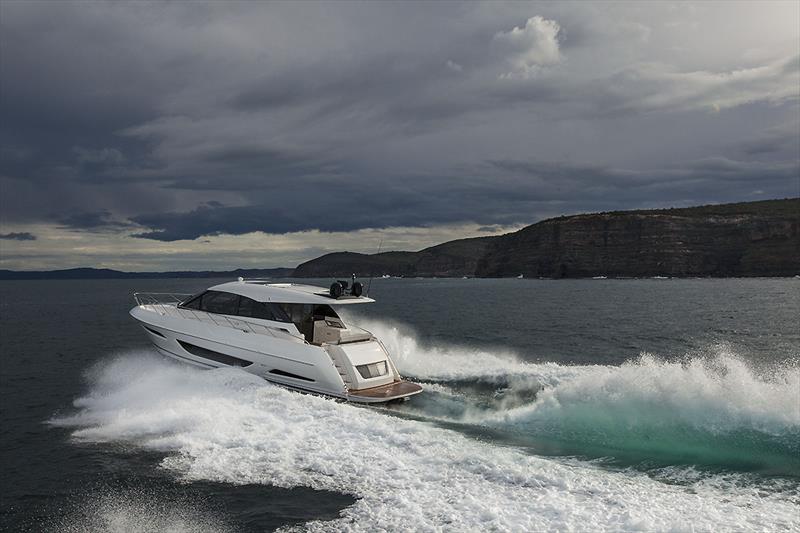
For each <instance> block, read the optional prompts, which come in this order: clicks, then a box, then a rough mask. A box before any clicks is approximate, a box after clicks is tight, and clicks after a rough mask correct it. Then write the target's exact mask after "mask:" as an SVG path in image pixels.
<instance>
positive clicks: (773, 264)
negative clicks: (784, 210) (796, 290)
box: [476, 214, 800, 278]
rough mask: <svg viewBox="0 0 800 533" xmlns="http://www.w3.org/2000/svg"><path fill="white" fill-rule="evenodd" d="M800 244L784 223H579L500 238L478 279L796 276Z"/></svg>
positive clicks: (753, 219)
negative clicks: (517, 277)
mask: <svg viewBox="0 0 800 533" xmlns="http://www.w3.org/2000/svg"><path fill="white" fill-rule="evenodd" d="M798 239H800V236H799V235H798V223H797V220H796V219H795V220H790V219H787V218H782V217H764V216H754V215H738V216H707V217H686V216H674V215H661V214H652V215H645V214H632V215H625V214H610V215H587V216H577V217H570V218H567V219H561V220H548V221H545V222H542V223H540V224H535V225H533V226H529V227H527V228H525V229H523V230H521V231H519V232H517V233H514V234H510V235H504V236H502V237H499V238H498V239H497V240H496V241H494V242H493V243H492V246H491V249H490V250H489V251H488V253H487V254H486V255H485V256H484V257H483V258H482V259H481V261H480V262H479V265H478V268H477V270H476V275H478V276H486V277H496V276H511V275H517V274H524V275H526V276H532V277H538V276H543V277H553V278H564V277H591V276H600V275H602V276H609V277H621V276H632V277H646V276H675V277H683V276H720V277H724V276H789V275H794V274H796V273H797V272H798V271H800V260H798V258H799V257H800V255H799V254H798V242H800V241H798Z"/></svg>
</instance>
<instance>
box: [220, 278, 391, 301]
mask: <svg viewBox="0 0 800 533" xmlns="http://www.w3.org/2000/svg"><path fill="white" fill-rule="evenodd" d="M208 290H210V291H221V292H229V293H232V294H238V295H239V296H245V297H247V298H250V299H252V300H255V301H257V302H274V303H293V304H323V305H347V304H365V303H372V302H374V301H375V300H373V299H372V298H369V297H367V296H354V295H349V294H345V295H342V296H340V297H338V298H334V297H333V296H331V294H330V291H329V290H326V289H324V288H322V287H315V286H314V285H303V284H300V283H267V282H262V281H251V280H244V279H243V280H241V281H230V282H227V283H222V284H220V285H214V286H213V287H209V288H208Z"/></svg>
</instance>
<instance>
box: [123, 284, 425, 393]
mask: <svg viewBox="0 0 800 533" xmlns="http://www.w3.org/2000/svg"><path fill="white" fill-rule="evenodd" d="M348 285H349V284H348V282H347V281H338V282H336V283H334V284H333V285H331V288H330V290H326V289H324V288H322V287H314V286H311V285H299V284H294V283H268V282H267V281H263V280H245V279H242V278H239V280H238V281H233V282H230V283H223V284H221V285H216V286H214V287H210V288H209V289H207V290H206V291H204V292H202V293H200V294H196V295H182V294H164V293H135V294H134V299H135V300H136V303H137V306H136V307H134V308H133V309H131V316H133V318H135V319H136V320H138V321H139V322H140V323H141V325H142V327H143V328H144V330H145V332H146V333H147V336H148V337H149V338H150V340H151V341H152V343H153V344H154V345H155V347H156V348H157V349H158V351H159V352H161V353H162V354H164V355H166V356H168V357H172V358H174V359H178V360H180V361H184V362H186V363H190V364H193V365H196V366H200V367H204V368H219V367H227V366H235V367H241V368H242V369H243V370H245V371H247V372H251V373H253V374H256V375H258V376H261V377H263V378H264V379H266V380H268V381H271V382H273V383H277V384H280V385H283V386H286V387H289V388H292V389H297V390H300V391H305V392H310V393H316V394H323V395H327V396H333V397H336V398H343V399H346V400H350V401H353V402H363V403H377V402H388V401H392V400H399V399H403V398H407V397H409V396H412V395H414V394H417V393H419V392H421V391H422V387H420V386H419V385H417V384H416V383H411V382H409V381H406V380H404V379H403V378H402V377H401V376H400V373H399V372H398V371H397V368H396V367H395V365H394V363H393V362H392V360H391V358H390V357H389V353H388V352H387V350H386V348H385V347H384V345H383V343H381V341H380V340H378V339H377V338H376V337H375V336H374V335H372V334H371V333H370V332H369V331H366V330H363V329H361V328H357V327H354V326H352V325H346V324H345V323H344V321H342V319H341V317H339V315H338V314H337V313H336V311H335V310H334V308H335V307H338V306H340V305H354V304H365V303H370V302H374V301H375V300H373V299H371V298H368V297H366V296H363V295H362V294H361V292H362V286H361V284H360V283H358V282H356V281H355V279H353V280H352V282H351V284H350V286H348Z"/></svg>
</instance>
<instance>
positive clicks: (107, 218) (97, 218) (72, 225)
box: [58, 210, 131, 231]
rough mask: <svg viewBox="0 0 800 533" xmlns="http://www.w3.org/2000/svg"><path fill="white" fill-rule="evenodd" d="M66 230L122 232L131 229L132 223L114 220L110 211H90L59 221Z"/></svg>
mask: <svg viewBox="0 0 800 533" xmlns="http://www.w3.org/2000/svg"><path fill="white" fill-rule="evenodd" d="M58 223H59V224H60V225H61V226H62V227H65V228H69V229H74V230H87V231H122V230H125V229H128V228H130V227H131V224H130V223H127V222H120V221H118V220H114V219H113V218H112V215H111V213H110V212H109V211H106V210H100V211H90V212H84V213H73V214H71V215H69V216H66V217H63V218H60V219H58Z"/></svg>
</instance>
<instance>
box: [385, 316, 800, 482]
mask: <svg viewBox="0 0 800 533" xmlns="http://www.w3.org/2000/svg"><path fill="white" fill-rule="evenodd" d="M370 327H372V328H373V329H374V330H376V332H377V333H378V335H379V336H381V338H384V339H387V340H386V341H385V342H386V345H387V348H388V349H389V351H390V352H392V354H393V355H394V356H395V357H396V358H397V360H398V366H399V368H400V370H401V371H402V372H405V373H406V374H409V375H411V376H414V377H416V378H417V379H423V380H428V381H431V382H432V385H433V386H432V387H431V386H430V385H429V388H432V390H431V392H432V394H430V395H428V397H427V398H424V397H422V398H420V400H421V401H420V402H417V403H416V404H410V405H407V406H401V407H400V409H401V410H408V411H412V412H413V411H414V410H418V411H419V412H420V413H421V414H426V415H429V416H431V417H433V418H436V419H441V420H447V421H451V422H457V423H463V424H468V425H476V426H480V427H485V428H489V429H494V430H496V434H501V435H503V438H505V439H507V440H510V441H512V442H513V443H515V444H526V443H528V444H530V445H531V446H532V447H533V448H535V449H536V451H539V452H542V451H549V452H551V453H553V452H555V453H561V454H564V453H572V454H578V455H583V456H593V457H602V456H612V457H615V458H617V459H622V460H623V462H626V463H632V462H633V463H635V462H641V461H648V462H649V463H648V464H650V463H652V464H656V465H659V464H661V465H663V464H701V465H712V466H719V467H728V468H733V469H737V470H758V471H761V472H764V473H771V474H785V475H790V476H800V368H798V365H797V363H796V362H790V363H786V364H783V365H782V366H776V365H772V366H771V367H770V368H768V369H767V368H764V369H760V370H759V369H755V368H753V367H751V366H750V365H749V364H748V363H746V362H745V361H743V360H742V359H741V358H739V357H738V356H737V355H736V354H734V353H732V352H731V350H730V348H728V347H726V346H716V347H714V348H712V349H711V350H709V351H708V353H705V354H694V355H693V356H685V357H682V358H679V359H677V360H663V359H660V358H658V357H656V356H654V355H650V354H643V355H642V356H640V357H639V358H638V359H636V360H634V361H629V362H627V363H625V364H623V365H621V366H603V365H592V366H563V365H558V364H556V363H544V364H530V363H525V362H523V361H521V360H520V359H519V358H517V357H515V356H514V355H513V354H509V353H507V354H502V355H496V354H491V353H485V352H482V351H480V350H469V349H457V348H450V349H442V348H431V349H428V348H424V347H420V346H419V345H418V343H417V341H416V339H415V338H414V336H413V335H409V334H403V333H401V332H400V331H399V330H398V329H397V328H396V327H394V326H388V325H385V324H381V323H372V324H370ZM484 365H485V366H484Z"/></svg>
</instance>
